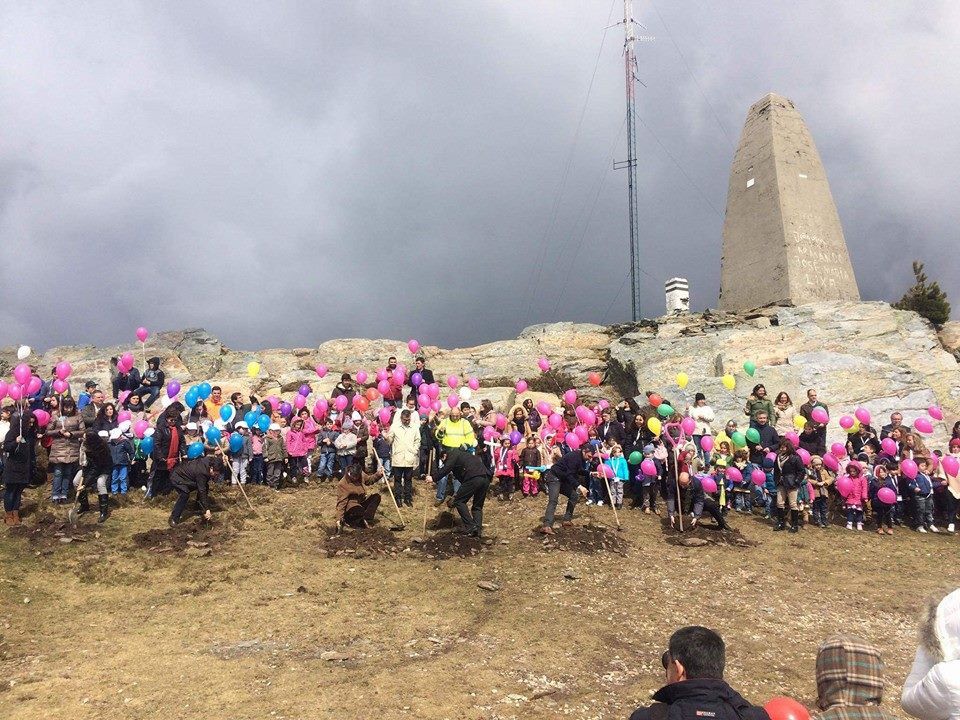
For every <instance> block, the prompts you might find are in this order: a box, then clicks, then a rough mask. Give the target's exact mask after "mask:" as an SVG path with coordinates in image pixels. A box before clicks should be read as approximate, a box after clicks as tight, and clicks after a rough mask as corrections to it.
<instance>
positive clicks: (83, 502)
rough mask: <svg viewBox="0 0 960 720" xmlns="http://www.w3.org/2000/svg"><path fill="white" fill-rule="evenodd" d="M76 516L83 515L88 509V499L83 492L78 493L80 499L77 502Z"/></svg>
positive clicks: (85, 492)
mask: <svg viewBox="0 0 960 720" xmlns="http://www.w3.org/2000/svg"><path fill="white" fill-rule="evenodd" d="M77 504H78V508H77V515H83V514H84V513H85V512H87V511H88V510H89V509H90V498H88V497H87V491H86V490H84V491H82V492H81V493H80V498H79V500H78V501H77Z"/></svg>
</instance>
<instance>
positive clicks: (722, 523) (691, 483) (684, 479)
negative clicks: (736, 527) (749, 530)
mask: <svg viewBox="0 0 960 720" xmlns="http://www.w3.org/2000/svg"><path fill="white" fill-rule="evenodd" d="M678 482H679V483H680V487H681V488H683V489H684V490H686V491H687V492H689V493H690V510H691V514H692V515H693V519H692V521H691V523H690V529H691V530H693V528H695V527H696V526H697V524H698V523H699V522H700V517H701V516H702V515H703V512H704V511H706V512H707V514H708V515H710V517H712V518H713V519H714V522H716V523H717V527H718V528H719V529H720V530H724V531H729V530H730V526H729V525H727V521H726V520H724V518H723V513H722V512H721V511H720V505H719V504H717V501H716V500H714V499H713V498H712V497H710V496H709V495H708V494H707V493H706V491H705V490H704V489H703V483H702V482H701V481H700V478H699V477H697V476H696V475H694V476H693V477H690V473H688V472H682V473H680V476H679V478H678Z"/></svg>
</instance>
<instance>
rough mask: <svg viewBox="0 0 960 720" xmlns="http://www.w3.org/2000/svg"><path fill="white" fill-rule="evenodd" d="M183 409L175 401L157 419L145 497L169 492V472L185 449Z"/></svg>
mask: <svg viewBox="0 0 960 720" xmlns="http://www.w3.org/2000/svg"><path fill="white" fill-rule="evenodd" d="M183 410H184V407H183V405H181V404H180V403H179V402H175V403H173V404H172V405H170V406H169V407H168V408H167V409H166V411H165V412H164V413H163V415H161V416H160V417H159V418H158V419H157V429H156V431H155V432H154V434H153V467H152V470H151V473H150V475H151V477H150V488H149V490H148V492H147V497H156V496H157V495H166V494H167V493H168V492H170V473H171V472H172V471H173V469H174V468H175V467H176V466H177V463H179V462H180V456H181V455H183V454H184V452H185V450H186V443H185V441H184V439H183V427H182V426H181V423H182V422H183V419H182V417H181V416H180V413H182V412H183Z"/></svg>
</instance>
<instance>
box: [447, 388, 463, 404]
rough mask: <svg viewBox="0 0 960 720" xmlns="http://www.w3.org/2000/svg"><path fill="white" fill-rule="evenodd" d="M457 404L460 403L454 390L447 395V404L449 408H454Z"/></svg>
mask: <svg viewBox="0 0 960 720" xmlns="http://www.w3.org/2000/svg"><path fill="white" fill-rule="evenodd" d="M459 404H460V398H459V397H458V396H457V394H456V393H455V392H452V393H450V394H449V395H447V405H448V406H450V407H451V408H455V407H456V406H457V405H459Z"/></svg>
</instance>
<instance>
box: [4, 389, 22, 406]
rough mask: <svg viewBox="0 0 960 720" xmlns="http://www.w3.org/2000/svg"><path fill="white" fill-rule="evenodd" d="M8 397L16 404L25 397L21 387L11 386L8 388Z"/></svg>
mask: <svg viewBox="0 0 960 720" xmlns="http://www.w3.org/2000/svg"><path fill="white" fill-rule="evenodd" d="M7 397H9V398H10V399H11V400H13V401H14V402H16V401H17V400H19V399H20V398H21V397H23V392H22V391H21V390H20V386H19V385H9V386H8V387H7Z"/></svg>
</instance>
